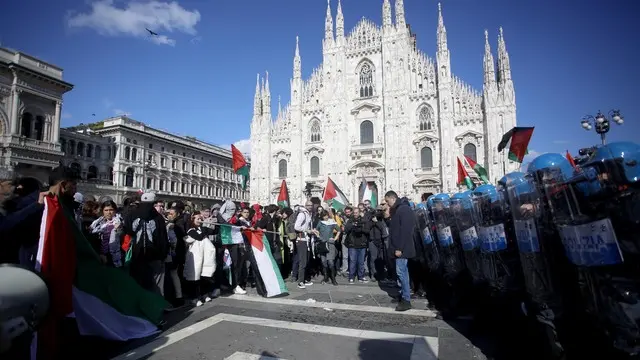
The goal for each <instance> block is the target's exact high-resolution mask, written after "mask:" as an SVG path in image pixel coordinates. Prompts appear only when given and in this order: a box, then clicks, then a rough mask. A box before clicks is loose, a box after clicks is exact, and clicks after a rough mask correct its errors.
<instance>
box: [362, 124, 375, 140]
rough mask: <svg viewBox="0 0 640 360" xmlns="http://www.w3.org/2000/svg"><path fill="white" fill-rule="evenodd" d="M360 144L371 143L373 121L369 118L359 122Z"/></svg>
mask: <svg viewBox="0 0 640 360" xmlns="http://www.w3.org/2000/svg"><path fill="white" fill-rule="evenodd" d="M360 144H373V123H372V122H371V121H369V120H365V121H363V122H361V123H360Z"/></svg>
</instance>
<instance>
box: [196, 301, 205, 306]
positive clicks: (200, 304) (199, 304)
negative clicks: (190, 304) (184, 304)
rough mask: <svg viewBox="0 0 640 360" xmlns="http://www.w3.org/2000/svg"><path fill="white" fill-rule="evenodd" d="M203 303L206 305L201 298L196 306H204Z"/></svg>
mask: <svg viewBox="0 0 640 360" xmlns="http://www.w3.org/2000/svg"><path fill="white" fill-rule="evenodd" d="M202 305H204V303H203V302H202V301H200V300H198V301H196V307H198V306H202Z"/></svg>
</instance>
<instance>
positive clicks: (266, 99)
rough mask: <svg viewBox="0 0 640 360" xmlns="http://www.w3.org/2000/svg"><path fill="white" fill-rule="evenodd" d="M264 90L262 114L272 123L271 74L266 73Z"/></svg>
mask: <svg viewBox="0 0 640 360" xmlns="http://www.w3.org/2000/svg"><path fill="white" fill-rule="evenodd" d="M263 86H264V89H263V90H262V114H263V115H264V116H265V119H266V120H267V121H268V122H269V123H271V91H269V72H268V71H266V72H265V79H264V85H263Z"/></svg>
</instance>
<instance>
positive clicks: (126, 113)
mask: <svg viewBox="0 0 640 360" xmlns="http://www.w3.org/2000/svg"><path fill="white" fill-rule="evenodd" d="M113 112H114V113H115V114H116V115H117V116H131V113H130V112H127V111H124V110H122V109H113Z"/></svg>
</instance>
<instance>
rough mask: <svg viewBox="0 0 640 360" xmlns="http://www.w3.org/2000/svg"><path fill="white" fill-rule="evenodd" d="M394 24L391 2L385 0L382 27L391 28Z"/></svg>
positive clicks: (384, 28)
mask: <svg viewBox="0 0 640 360" xmlns="http://www.w3.org/2000/svg"><path fill="white" fill-rule="evenodd" d="M392 26H393V23H392V22H391V3H389V0H384V2H383V3H382V29H383V30H389V29H391V27H392Z"/></svg>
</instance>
